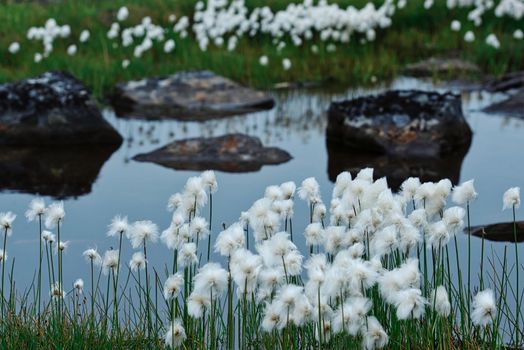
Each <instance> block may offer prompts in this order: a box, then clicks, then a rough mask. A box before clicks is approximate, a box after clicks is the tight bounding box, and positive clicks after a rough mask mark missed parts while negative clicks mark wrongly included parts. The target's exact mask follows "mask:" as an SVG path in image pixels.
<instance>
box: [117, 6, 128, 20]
mask: <svg viewBox="0 0 524 350" xmlns="http://www.w3.org/2000/svg"><path fill="white" fill-rule="evenodd" d="M128 16H129V10H128V9H127V7H125V6H122V7H121V8H119V9H118V12H117V14H116V19H117V20H118V21H119V22H122V21H125V20H126V19H127V17H128Z"/></svg>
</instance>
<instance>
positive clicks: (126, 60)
mask: <svg viewBox="0 0 524 350" xmlns="http://www.w3.org/2000/svg"><path fill="white" fill-rule="evenodd" d="M129 63H130V62H129V60H128V59H125V60H123V61H122V68H124V69H126V68H127V67H129Z"/></svg>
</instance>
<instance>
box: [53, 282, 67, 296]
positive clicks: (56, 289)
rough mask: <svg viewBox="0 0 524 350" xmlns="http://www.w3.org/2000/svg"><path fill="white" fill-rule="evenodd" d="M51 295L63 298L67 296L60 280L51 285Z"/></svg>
mask: <svg viewBox="0 0 524 350" xmlns="http://www.w3.org/2000/svg"><path fill="white" fill-rule="evenodd" d="M49 295H50V296H51V298H53V299H63V298H64V297H65V292H64V290H63V289H62V285H61V284H60V282H55V283H53V284H52V285H51V291H50V292H49Z"/></svg>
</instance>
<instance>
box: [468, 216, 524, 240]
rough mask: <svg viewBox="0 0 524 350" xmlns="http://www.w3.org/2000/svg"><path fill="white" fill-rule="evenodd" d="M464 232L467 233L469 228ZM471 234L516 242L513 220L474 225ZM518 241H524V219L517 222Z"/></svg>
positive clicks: (489, 238) (488, 238)
mask: <svg viewBox="0 0 524 350" xmlns="http://www.w3.org/2000/svg"><path fill="white" fill-rule="evenodd" d="M464 232H465V233H466V234H467V233H468V229H467V228H466V229H465V230H464ZM471 234H472V235H474V236H477V237H482V236H484V238H485V239H487V240H490V241H494V242H515V236H514V231H513V222H501V223H496V224H490V225H480V226H474V227H472V228H471ZM517 242H524V221H520V222H517Z"/></svg>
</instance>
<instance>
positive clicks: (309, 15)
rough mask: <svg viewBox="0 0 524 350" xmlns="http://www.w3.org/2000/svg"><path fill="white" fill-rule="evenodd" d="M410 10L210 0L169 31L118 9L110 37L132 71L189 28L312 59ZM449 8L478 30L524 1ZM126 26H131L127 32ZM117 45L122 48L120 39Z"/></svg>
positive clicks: (203, 38) (200, 36)
mask: <svg viewBox="0 0 524 350" xmlns="http://www.w3.org/2000/svg"><path fill="white" fill-rule="evenodd" d="M433 3H434V2H433V0H426V1H425V2H424V8H425V9H427V10H430V9H431V8H432V6H433ZM405 6H406V0H399V1H397V2H395V1H393V0H385V1H384V2H383V3H382V5H380V6H378V7H376V6H375V4H374V3H373V2H368V3H367V4H366V5H365V6H363V7H362V8H360V9H357V8H355V7H353V6H348V7H346V8H341V7H340V6H339V5H338V4H336V3H328V1H327V0H320V1H318V2H315V1H313V0H304V1H303V2H299V3H290V4H289V5H288V6H287V7H286V8H285V9H282V10H277V11H274V10H272V9H271V8H269V7H268V6H261V7H254V8H248V7H247V6H246V4H245V0H232V1H229V0H208V1H206V2H204V1H198V2H197V3H196V4H195V8H194V13H193V14H187V15H184V16H181V17H180V18H177V16H176V15H175V14H171V15H169V17H168V19H169V25H168V26H167V27H166V26H162V25H160V24H155V23H153V21H152V19H151V18H150V17H148V16H146V17H143V18H142V20H141V21H140V23H138V24H136V25H132V24H130V23H128V22H129V20H128V17H129V10H128V9H127V7H125V6H124V7H121V8H120V9H119V10H118V11H117V12H116V21H115V22H113V23H112V24H111V25H110V28H109V30H108V32H107V38H108V39H109V40H110V41H112V47H113V48H117V47H118V46H119V45H121V46H122V47H124V48H127V47H129V48H131V47H132V53H131V52H130V53H129V55H128V58H124V59H123V61H122V67H123V68H127V67H128V66H129V65H130V64H131V61H130V57H134V59H140V58H141V57H142V55H143V54H145V53H147V52H148V51H150V50H152V49H153V48H154V46H155V43H156V44H157V45H162V47H163V50H164V52H165V53H167V54H171V53H172V52H173V51H174V50H175V47H176V40H179V39H184V38H186V37H187V36H188V32H189V30H192V32H193V34H194V36H195V40H196V41H197V43H198V46H199V47H200V49H201V50H202V51H206V50H207V49H208V47H209V46H210V45H213V46H215V47H226V48H227V50H228V51H234V50H235V49H236V48H237V45H238V43H239V42H240V40H242V39H243V38H245V37H247V38H250V37H255V36H259V35H265V36H269V38H270V39H271V40H272V42H273V44H274V45H275V48H276V51H277V52H280V51H282V50H283V49H284V48H285V47H286V46H287V45H289V44H291V45H293V46H296V47H306V46H307V47H309V48H310V49H311V51H312V52H313V53H318V51H319V47H318V45H317V44H315V42H318V41H319V40H320V42H323V43H325V45H326V50H327V51H328V52H334V51H336V45H344V44H347V43H349V42H350V41H351V40H355V37H356V40H359V42H361V43H362V44H365V43H367V42H372V41H374V40H375V38H376V37H377V35H378V31H379V30H385V29H386V28H388V27H390V26H391V24H392V22H393V17H394V14H395V12H396V11H397V10H401V9H403V8H404V7H405ZM447 7H448V8H449V9H454V8H456V7H460V8H471V10H470V11H469V13H468V17H467V18H468V20H469V21H471V22H472V23H474V25H475V26H477V27H478V26H480V25H481V24H482V23H483V16H485V15H486V14H487V13H490V12H493V13H494V14H495V15H496V16H497V17H509V18H511V19H515V20H520V19H522V18H523V17H524V2H522V1H521V0H500V1H499V2H497V3H496V2H494V1H477V0H448V1H447ZM126 25H127V27H126ZM460 27H461V23H460V22H458V21H457V20H455V21H453V23H452V29H453V30H454V31H457V32H458V31H460ZM70 35H71V27H70V26H69V25H62V26H60V25H58V24H57V23H56V20H55V19H53V18H50V19H48V20H47V21H46V23H45V25H44V26H43V27H32V28H30V29H29V30H28V32H27V38H28V39H29V40H39V41H42V43H43V44H44V51H43V53H40V52H37V53H36V54H35V56H34V61H35V62H36V63H38V62H40V61H42V60H43V59H45V58H47V57H48V56H49V55H50V54H51V52H52V51H53V42H54V40H55V39H57V38H62V39H67V38H69V36H70ZM89 36H90V33H89V31H88V30H87V29H84V30H83V31H82V32H81V33H80V35H79V36H78V42H76V41H74V42H71V40H69V41H70V44H69V46H68V47H67V53H68V54H69V55H71V56H73V55H75V54H76V53H77V51H78V48H79V45H80V44H82V43H84V42H86V41H87V40H88V39H89ZM513 37H514V38H515V39H518V40H521V39H522V38H523V37H524V34H523V32H522V30H521V29H517V30H516V31H515V32H514V34H513ZM118 39H119V40H120V43H119V42H118V41H117V40H118ZM464 40H465V41H467V42H473V41H474V40H475V34H474V32H473V31H471V30H468V31H466V32H465V34H464ZM485 41H486V44H487V45H489V46H492V47H494V48H496V49H498V48H500V46H501V43H500V41H499V40H498V38H497V36H496V35H495V34H494V33H491V34H490V35H488V36H487V37H486V40H485ZM20 49H21V45H20V43H18V42H13V43H11V44H10V45H9V47H8V51H9V52H10V53H11V54H16V53H18V52H19V51H20ZM268 63H270V62H269V60H268V57H267V55H263V56H262V57H260V64H261V65H263V66H265V65H268ZM281 64H282V68H283V69H284V70H288V69H290V68H291V67H292V62H291V61H290V60H289V58H286V57H283V58H282V59H281Z"/></svg>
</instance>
